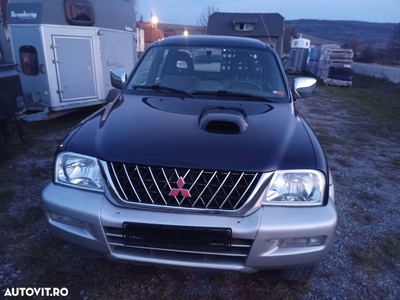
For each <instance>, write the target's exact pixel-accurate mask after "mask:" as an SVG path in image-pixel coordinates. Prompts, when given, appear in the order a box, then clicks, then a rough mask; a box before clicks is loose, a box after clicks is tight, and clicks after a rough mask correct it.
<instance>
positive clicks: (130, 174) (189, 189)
mask: <svg viewBox="0 0 400 300" xmlns="http://www.w3.org/2000/svg"><path fill="white" fill-rule="evenodd" d="M107 167H108V171H109V172H108V173H109V175H110V179H111V181H112V184H113V186H114V190H115V192H116V193H117V195H118V196H119V198H120V199H121V200H123V201H125V202H128V203H142V204H150V205H159V206H167V207H184V208H195V209H203V210H224V211H232V210H238V209H240V208H241V207H242V206H243V205H244V204H245V203H246V201H247V200H248V198H249V196H250V195H251V193H252V192H253V191H254V189H255V187H256V184H257V182H258V180H259V179H260V176H261V174H260V173H251V172H228V171H210V170H197V169H181V168H165V167H158V166H142V165H132V164H123V163H112V162H109V163H107Z"/></svg>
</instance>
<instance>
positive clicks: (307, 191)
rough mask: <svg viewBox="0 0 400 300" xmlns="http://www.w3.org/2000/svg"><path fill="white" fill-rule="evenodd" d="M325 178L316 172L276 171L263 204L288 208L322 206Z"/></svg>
mask: <svg viewBox="0 0 400 300" xmlns="http://www.w3.org/2000/svg"><path fill="white" fill-rule="evenodd" d="M324 190H325V176H324V175H323V173H321V172H319V171H316V170H289V171H276V172H275V174H274V177H273V178H272V180H271V183H270V184H269V186H268V188H267V191H266V193H265V197H264V201H263V204H266V205H286V206H292V205H295V206H310V205H322V201H323V196H324Z"/></svg>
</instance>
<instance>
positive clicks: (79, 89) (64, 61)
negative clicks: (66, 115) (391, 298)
mask: <svg viewBox="0 0 400 300" xmlns="http://www.w3.org/2000/svg"><path fill="white" fill-rule="evenodd" d="M52 38H53V41H52V42H53V46H52V48H53V50H54V61H53V62H54V64H55V66H56V75H57V83H58V90H57V93H58V94H59V95H60V101H61V102H66V101H77V100H89V99H92V100H93V99H97V98H98V91H97V87H96V68H95V61H94V51H93V41H92V38H91V37H76V36H62V35H53V37H52Z"/></svg>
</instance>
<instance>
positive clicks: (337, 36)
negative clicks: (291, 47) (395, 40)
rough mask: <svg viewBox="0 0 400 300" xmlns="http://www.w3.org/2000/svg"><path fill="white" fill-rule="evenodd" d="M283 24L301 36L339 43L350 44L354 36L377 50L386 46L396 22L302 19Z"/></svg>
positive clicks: (287, 21) (361, 43) (286, 21)
mask: <svg viewBox="0 0 400 300" xmlns="http://www.w3.org/2000/svg"><path fill="white" fill-rule="evenodd" d="M285 26H290V27H291V28H292V29H294V30H295V31H296V32H297V33H298V34H300V33H303V37H306V36H313V37H316V38H318V39H322V40H328V41H333V42H335V43H337V44H339V45H344V44H345V43H348V44H350V43H351V42H352V40H353V39H355V38H356V39H357V40H358V42H359V44H360V47H365V46H367V45H369V44H371V45H373V46H374V48H375V49H377V50H378V49H385V48H386V46H387V43H388V42H389V41H390V40H391V39H392V36H393V32H394V28H395V26H396V23H370V22H360V21H328V20H308V19H302V20H285ZM305 35H306V36H305Z"/></svg>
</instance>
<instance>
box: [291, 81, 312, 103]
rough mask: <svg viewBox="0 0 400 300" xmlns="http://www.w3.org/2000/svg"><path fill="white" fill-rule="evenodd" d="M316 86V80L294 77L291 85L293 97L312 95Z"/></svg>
mask: <svg viewBox="0 0 400 300" xmlns="http://www.w3.org/2000/svg"><path fill="white" fill-rule="evenodd" d="M316 88H317V80H316V79H315V78H309V77H299V78H295V79H294V81H293V86H292V93H293V97H294V99H295V100H296V99H298V98H309V97H312V96H313V95H314V93H315V89H316Z"/></svg>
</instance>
